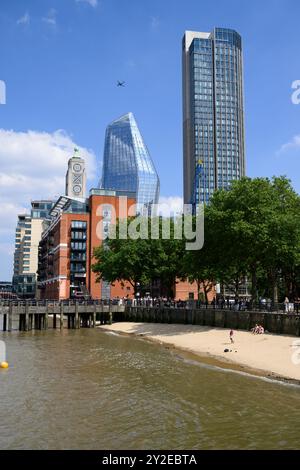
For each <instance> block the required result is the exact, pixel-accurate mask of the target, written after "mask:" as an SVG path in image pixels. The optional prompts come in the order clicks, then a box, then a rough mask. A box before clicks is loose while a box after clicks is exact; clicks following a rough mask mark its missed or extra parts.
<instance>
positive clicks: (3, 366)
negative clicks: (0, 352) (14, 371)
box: [0, 362, 8, 369]
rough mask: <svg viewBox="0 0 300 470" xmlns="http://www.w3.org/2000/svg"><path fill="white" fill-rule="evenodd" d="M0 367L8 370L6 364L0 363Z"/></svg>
mask: <svg viewBox="0 0 300 470" xmlns="http://www.w3.org/2000/svg"><path fill="white" fill-rule="evenodd" d="M0 367H1V369H8V362H1V364H0Z"/></svg>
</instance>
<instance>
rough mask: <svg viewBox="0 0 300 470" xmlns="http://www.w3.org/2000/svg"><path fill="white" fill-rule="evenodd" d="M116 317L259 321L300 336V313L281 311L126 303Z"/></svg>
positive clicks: (226, 323) (222, 323) (221, 323)
mask: <svg viewBox="0 0 300 470" xmlns="http://www.w3.org/2000/svg"><path fill="white" fill-rule="evenodd" d="M113 320H114V321H129V322H131V321H132V322H146V323H147V322H148V323H176V324H188V325H202V326H212V327H216V328H232V329H234V330H246V331H250V330H251V329H252V328H253V327H254V326H255V325H256V324H259V325H262V326H263V327H264V328H265V330H266V331H268V332H270V333H276V334H285V335H292V336H300V315H286V314H280V313H264V312H237V311H233V310H225V309H224V310H219V309H215V310H214V309H207V310H206V309H203V310H189V309H177V308H163V309H158V308H150V307H126V308H125V311H124V312H115V313H114V314H113Z"/></svg>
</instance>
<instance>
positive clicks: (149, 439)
mask: <svg viewBox="0 0 300 470" xmlns="http://www.w3.org/2000/svg"><path fill="white" fill-rule="evenodd" d="M0 340H4V341H5V342H6V347H7V360H8V362H9V364H10V368H9V369H8V370H0V394H1V401H0V448H1V449H149V450H150V449H159V450H166V449H299V448H300V388H298V387H292V386H288V385H282V384H278V383H272V382H266V381H263V380H261V379H257V378H253V377H247V376H243V375H239V374H237V373H232V372H228V371H227V372H226V371H220V370H214V369H211V368H208V367H207V366H202V365H201V364H199V363H196V362H189V361H188V360H186V359H184V358H182V357H180V355H179V354H178V355H177V354H176V353H174V352H173V353H172V352H170V351H168V350H166V349H165V348H163V347H161V346H159V345H155V344H150V343H147V342H145V341H143V340H140V339H135V338H132V337H131V338H129V337H124V336H117V335H114V334H110V333H105V332H103V331H99V330H97V329H96V330H93V329H81V330H77V331H76V330H63V331H62V332H61V331H55V330H48V331H46V332H41V331H33V332H28V333H19V332H14V333H0Z"/></svg>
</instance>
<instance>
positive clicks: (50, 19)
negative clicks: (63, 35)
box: [42, 8, 56, 26]
mask: <svg viewBox="0 0 300 470" xmlns="http://www.w3.org/2000/svg"><path fill="white" fill-rule="evenodd" d="M42 21H44V23H47V24H49V25H50V26H56V10H55V9H54V8H51V10H49V11H48V14H47V16H44V17H43V18H42Z"/></svg>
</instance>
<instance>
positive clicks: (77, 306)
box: [75, 300, 80, 329]
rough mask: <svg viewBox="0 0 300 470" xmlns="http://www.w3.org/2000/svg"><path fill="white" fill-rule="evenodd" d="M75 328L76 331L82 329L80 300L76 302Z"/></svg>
mask: <svg viewBox="0 0 300 470" xmlns="http://www.w3.org/2000/svg"><path fill="white" fill-rule="evenodd" d="M75 328H76V329H79V328H80V320H79V305H78V300H76V302H75Z"/></svg>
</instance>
